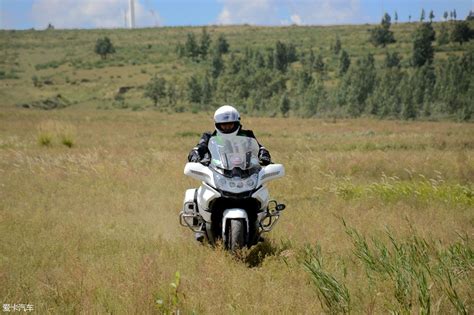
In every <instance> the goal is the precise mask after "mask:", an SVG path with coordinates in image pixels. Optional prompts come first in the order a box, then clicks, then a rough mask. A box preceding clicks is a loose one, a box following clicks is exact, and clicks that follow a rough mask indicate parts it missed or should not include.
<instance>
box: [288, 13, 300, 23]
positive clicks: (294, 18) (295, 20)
mask: <svg viewBox="0 0 474 315" xmlns="http://www.w3.org/2000/svg"><path fill="white" fill-rule="evenodd" d="M290 20H291V22H292V23H294V24H296V25H300V24H301V17H300V16H299V15H298V14H293V15H292V16H290Z"/></svg>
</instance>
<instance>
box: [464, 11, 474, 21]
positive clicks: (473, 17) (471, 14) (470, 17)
mask: <svg viewBox="0 0 474 315" xmlns="http://www.w3.org/2000/svg"><path fill="white" fill-rule="evenodd" d="M466 21H474V12H473V11H472V10H469V14H468V15H467V16H466Z"/></svg>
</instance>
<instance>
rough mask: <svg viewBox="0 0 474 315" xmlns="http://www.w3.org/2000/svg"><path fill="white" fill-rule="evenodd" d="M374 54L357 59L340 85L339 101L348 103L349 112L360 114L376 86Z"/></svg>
mask: <svg viewBox="0 0 474 315" xmlns="http://www.w3.org/2000/svg"><path fill="white" fill-rule="evenodd" d="M374 62H375V61H374V56H373V55H372V54H368V55H367V56H366V57H365V58H361V59H359V60H358V61H357V63H356V65H355V67H351V68H350V69H349V71H348V72H347V73H346V75H344V77H343V79H342V80H341V82H340V85H339V87H338V96H337V98H338V103H339V104H340V105H347V110H348V112H349V114H350V115H351V116H353V117H357V116H360V115H361V114H362V113H363V112H364V110H365V108H366V100H367V98H368V96H369V95H370V94H371V93H372V92H373V90H374V87H375V86H376V82H377V80H376V70H375V65H374Z"/></svg>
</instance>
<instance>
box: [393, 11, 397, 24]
mask: <svg viewBox="0 0 474 315" xmlns="http://www.w3.org/2000/svg"><path fill="white" fill-rule="evenodd" d="M393 19H394V20H395V24H398V13H397V11H395V15H394V16H393Z"/></svg>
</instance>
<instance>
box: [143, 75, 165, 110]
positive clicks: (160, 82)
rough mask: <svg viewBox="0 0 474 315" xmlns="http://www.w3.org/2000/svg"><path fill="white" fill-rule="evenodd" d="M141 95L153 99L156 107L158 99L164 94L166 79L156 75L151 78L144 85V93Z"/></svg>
mask: <svg viewBox="0 0 474 315" xmlns="http://www.w3.org/2000/svg"><path fill="white" fill-rule="evenodd" d="M143 96H145V97H148V98H150V99H152V100H153V104H154V106H155V107H156V106H157V105H158V101H159V100H160V99H162V98H164V97H165V96H166V80H165V79H163V78H160V77H158V76H156V75H155V76H153V78H152V79H151V80H150V82H148V84H147V85H146V86H145V93H144V94H143Z"/></svg>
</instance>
